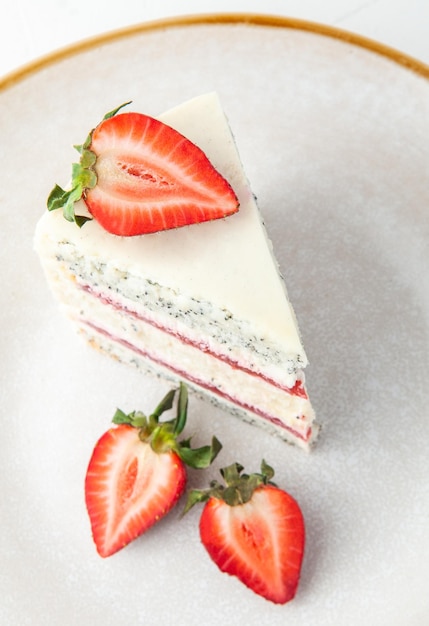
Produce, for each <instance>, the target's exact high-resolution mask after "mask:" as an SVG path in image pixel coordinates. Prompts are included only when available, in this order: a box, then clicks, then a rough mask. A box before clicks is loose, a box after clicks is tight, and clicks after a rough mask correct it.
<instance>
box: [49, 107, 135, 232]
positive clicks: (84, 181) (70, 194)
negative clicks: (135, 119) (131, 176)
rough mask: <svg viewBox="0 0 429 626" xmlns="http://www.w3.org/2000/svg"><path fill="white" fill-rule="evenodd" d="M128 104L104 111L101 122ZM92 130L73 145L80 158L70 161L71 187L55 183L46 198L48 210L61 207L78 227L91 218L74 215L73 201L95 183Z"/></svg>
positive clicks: (65, 215)
mask: <svg viewBox="0 0 429 626" xmlns="http://www.w3.org/2000/svg"><path fill="white" fill-rule="evenodd" d="M128 104H131V101H130V102H125V103H124V104H121V105H120V106H118V107H116V108H115V109H113V110H112V111H109V113H106V115H105V116H104V117H103V119H102V122H104V121H105V120H107V119H109V118H111V117H113V116H114V115H116V114H117V113H118V111H120V110H121V109H122V108H123V107H125V106H127V105H128ZM100 123H101V122H100ZM94 130H95V128H93V129H92V130H91V131H90V132H89V134H88V136H87V138H86V139H85V141H84V142H83V144H79V145H75V146H73V147H74V148H75V150H77V151H78V152H79V154H80V160H79V163H72V178H71V188H70V189H68V190H65V189H63V188H62V187H60V185H55V186H54V187H53V189H52V191H51V192H50V194H49V196H48V200H47V207H48V211H54V210H56V209H62V210H63V215H64V217H65V219H66V220H67V221H69V222H75V223H76V224H77V225H78V226H79V227H82V226H83V225H84V224H85V222H88V221H91V220H92V218H91V217H88V216H86V215H76V213H75V203H76V202H78V201H79V200H80V199H81V198H82V197H83V195H84V194H85V191H86V190H87V189H93V188H94V187H95V186H96V184H97V174H96V172H95V169H94V166H95V163H96V161H97V155H96V154H95V153H94V152H93V151H92V150H90V146H91V142H92V135H93V133H94Z"/></svg>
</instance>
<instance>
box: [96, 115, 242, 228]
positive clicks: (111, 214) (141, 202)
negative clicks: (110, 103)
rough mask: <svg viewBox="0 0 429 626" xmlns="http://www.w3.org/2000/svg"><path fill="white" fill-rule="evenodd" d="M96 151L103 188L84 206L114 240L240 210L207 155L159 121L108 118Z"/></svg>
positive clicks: (99, 128)
mask: <svg viewBox="0 0 429 626" xmlns="http://www.w3.org/2000/svg"><path fill="white" fill-rule="evenodd" d="M90 150H91V151H92V152H94V153H95V155H96V156H97V160H96V164H95V168H94V169H95V172H96V175H97V184H96V186H95V187H93V188H92V189H88V190H86V192H85V194H84V200H85V202H86V204H87V206H88V209H89V211H90V213H91V214H92V215H93V217H94V218H95V219H96V220H97V221H98V222H100V224H101V225H102V226H103V227H104V228H105V229H106V230H108V231H109V232H111V233H113V234H119V235H125V236H133V235H140V234H145V233H151V232H156V231H159V230H165V229H170V228H177V227H180V226H184V225H189V224H194V223H199V222H203V221H207V220H213V219H219V218H222V217H226V216H227V215H230V214H232V213H235V212H236V211H237V210H238V201H237V198H236V195H235V193H234V191H233V190H232V188H231V186H230V185H229V183H228V182H227V181H226V180H225V179H224V178H223V177H222V176H221V175H220V174H219V173H218V172H217V170H215V169H214V167H213V166H212V165H211V163H210V161H209V160H208V158H207V157H206V156H205V154H204V153H203V152H202V150H200V149H199V148H198V147H197V146H195V145H194V144H193V143H191V142H190V141H189V140H188V139H186V138H185V137H183V136H182V135H181V134H180V133H178V132H177V131H175V130H174V129H172V128H171V127H169V126H167V125H165V124H163V123H162V122H160V121H158V120H156V119H154V118H151V117H149V116H146V115H142V114H140V113H121V114H120V115H116V116H113V117H111V118H108V119H107V120H105V121H103V122H102V123H101V124H99V126H97V128H96V129H95V130H94V132H93V134H92V141H91V145H90Z"/></svg>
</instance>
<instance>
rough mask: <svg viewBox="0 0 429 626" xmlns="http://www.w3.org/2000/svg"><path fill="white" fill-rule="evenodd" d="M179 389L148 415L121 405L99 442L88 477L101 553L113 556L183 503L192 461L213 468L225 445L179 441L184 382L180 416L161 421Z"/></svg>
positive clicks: (91, 511)
mask: <svg viewBox="0 0 429 626" xmlns="http://www.w3.org/2000/svg"><path fill="white" fill-rule="evenodd" d="M174 395H175V391H172V392H170V393H169V394H167V396H165V398H164V399H163V400H162V402H161V403H160V404H159V405H158V407H157V408H156V409H155V411H154V412H153V413H152V414H151V415H150V416H149V417H146V416H145V415H144V414H143V413H141V412H133V413H130V414H128V415H126V414H125V413H123V412H122V411H120V410H118V411H117V412H116V413H115V416H114V418H113V421H114V422H115V423H116V424H117V426H116V427H114V428H111V429H109V430H108V431H107V432H106V433H104V435H103V436H102V437H101V438H100V439H99V441H98V442H97V444H96V446H95V448H94V451H93V454H92V457H91V460H90V462H89V465H88V470H87V474H86V478H85V499H86V506H87V510H88V514H89V518H90V521H91V528H92V534H93V539H94V542H95V545H96V548H97V551H98V553H99V554H100V556H102V557H107V556H110V555H112V554H114V553H115V552H117V551H118V550H120V549H121V548H123V547H124V546H126V545H127V544H128V543H130V542H131V541H133V540H134V539H136V537H138V536H139V535H141V534H143V533H144V532H145V531H146V530H148V529H149V528H150V527H151V526H153V525H154V524H155V523H156V522H157V521H158V520H160V519H161V518H162V517H164V516H165V515H166V514H167V513H168V512H169V511H170V510H171V509H172V508H173V507H174V506H175V504H176V503H177V501H178V500H179V498H180V496H181V495H182V493H183V491H184V489H185V485H186V477H187V474H186V467H185V464H186V465H190V466H191V467H195V468H202V467H207V466H208V465H209V464H210V463H211V462H212V460H213V459H214V458H215V456H216V455H217V453H218V452H219V450H220V448H221V445H220V443H219V442H218V441H217V439H216V438H213V440H212V444H211V446H203V447H202V448H197V449H192V448H191V447H190V440H185V441H181V442H178V441H177V437H178V435H179V434H180V433H181V432H182V430H183V428H184V426H185V423H186V413H187V392H186V387H185V386H184V385H181V386H180V393H179V400H178V406H177V416H176V418H175V419H173V420H170V421H165V422H162V423H160V422H159V417H160V415H161V414H162V413H163V412H164V411H165V410H168V409H169V408H171V406H172V403H173V399H174Z"/></svg>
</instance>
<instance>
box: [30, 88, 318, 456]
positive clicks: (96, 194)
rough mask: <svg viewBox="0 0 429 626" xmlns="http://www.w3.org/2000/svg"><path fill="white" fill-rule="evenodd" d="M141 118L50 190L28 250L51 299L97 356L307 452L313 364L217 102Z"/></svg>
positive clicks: (96, 137)
mask: <svg viewBox="0 0 429 626" xmlns="http://www.w3.org/2000/svg"><path fill="white" fill-rule="evenodd" d="M138 115H139V114H129V117H128V121H127V119H126V118H127V114H125V113H122V112H121V113H118V110H116V111H115V112H113V113H112V114H108V116H106V118H105V120H106V125H105V127H104V126H103V124H104V121H103V122H102V123H101V124H100V126H98V127H97V128H96V129H95V130H94V131H92V134H90V135H89V137H88V139H87V141H86V142H85V143H84V144H83V145H82V146H78V149H79V151H80V152H81V155H82V156H81V162H80V164H79V165H77V166H76V165H75V166H74V169H73V181H72V183H73V184H72V189H71V191H69V192H65V191H64V190H62V189H61V188H60V187H58V186H56V187H55V188H54V190H53V192H52V194H51V197H50V201H49V203H50V206H49V205H48V206H49V208H50V209H56V208H62V209H63V210H62V211H61V210H50V211H46V212H45V213H44V215H43V216H42V217H41V219H40V221H39V223H38V225H37V229H36V236H35V247H36V251H37V252H38V254H39V257H40V259H41V262H42V265H43V268H44V271H45V274H46V277H47V280H48V283H49V285H50V287H51V289H52V291H53V292H54V294H55V295H56V296H57V298H58V300H59V301H60V303H61V305H62V308H63V309H64V311H65V312H66V313H67V315H68V316H69V317H70V318H71V319H72V320H73V322H74V323H75V324H76V325H77V327H78V329H79V330H80V331H81V332H82V333H83V335H84V336H85V337H86V338H87V339H88V341H89V342H90V343H91V344H93V345H95V346H97V347H98V348H99V349H101V350H102V351H104V352H105V353H107V354H109V355H112V356H114V357H115V358H117V359H119V360H120V361H122V362H124V363H128V364H132V365H134V366H136V367H137V368H140V369H141V370H144V371H153V372H155V373H156V374H162V375H163V376H165V377H166V378H168V379H171V380H173V381H175V382H177V381H178V380H183V381H186V383H187V385H188V386H189V388H190V389H193V390H194V391H196V392H198V393H199V394H200V395H202V396H204V397H206V398H209V399H210V400H212V401H214V402H216V403H217V404H218V405H220V406H221V407H223V408H225V409H227V410H228V411H230V412H231V413H233V414H237V415H239V416H241V417H243V418H244V419H246V420H248V421H251V422H255V423H257V424H259V425H262V426H264V427H266V428H268V429H270V430H272V431H273V432H275V433H277V434H278V435H280V436H281V437H283V438H284V439H285V440H287V441H289V442H291V443H294V444H297V445H299V446H300V447H302V448H304V449H309V447H310V445H311V444H312V442H313V441H314V440H315V439H316V437H317V433H318V430H319V428H318V425H317V423H316V422H315V415H314V411H313V409H312V406H311V403H310V400H309V398H308V395H307V392H306V389H305V385H304V374H303V369H304V368H305V366H306V365H307V357H306V355H305V352H304V349H303V345H302V342H301V338H300V334H299V331H298V327H297V322H296V319H295V315H294V312H293V309H292V306H291V304H290V302H289V299H288V296H287V291H286V288H285V285H284V281H283V279H282V277H281V275H280V273H279V269H278V265H277V262H276V260H275V258H274V255H273V251H272V246H271V243H270V241H269V239H268V237H267V234H266V231H265V227H264V225H263V221H262V218H261V215H260V213H259V210H258V207H257V205H256V202H255V199H254V197H253V194H252V192H251V190H250V188H249V185H248V182H247V179H246V176H245V174H244V172H243V169H242V165H241V162H240V158H239V155H238V153H237V149H236V146H235V143H234V140H233V137H232V134H231V131H230V128H229V125H228V122H227V120H226V118H225V115H224V113H223V110H222V107H221V105H220V102H219V99H218V97H217V95H216V94H214V93H209V94H206V95H202V96H199V97H197V98H194V99H193V100H190V101H188V102H186V103H184V104H182V105H180V106H178V107H176V108H174V109H172V110H170V111H168V112H167V113H164V114H163V115H161V116H160V117H159V121H161V122H162V123H161V124H159V121H158V120H153V119H152V118H147V117H146V116H142V118H144V119H143V122H142V119H138V120H137V117H135V118H134V117H132V116H138ZM137 122H138V123H137ZM142 123H143V126H140V127H139V124H142ZM157 124H158V125H157ZM154 125H155V126H154ZM166 129H167V130H166ZM173 129H174V130H173ZM185 138H186V139H185ZM191 142H192V143H191ZM142 146H143V147H142ZM92 150H93V152H92ZM195 151H197V152H195ZM87 152H89V153H90V154H89V155H88V154H87ZM131 154H133V156H132V158H131V157H130V155H131ZM112 155H113V156H112ZM95 161H96V162H95ZM149 161H150V163H151V164H150V166H149V165H148V162H149ZM94 162H95V165H94ZM195 162H196V164H195ZM130 163H131V164H130ZM94 174H95V180H93V179H94ZM130 181H131V182H130ZM136 187H137V190H136ZM148 188H149V189H150V191H148V190H147V189H148ZM139 194H140V195H143V196H145V194H146V196H147V197H146V198H145V204H144V206H143V203H140V202H139V201H137V200H136V198H137V197H138V196H139ZM148 207H149V208H148ZM237 209H238V210H237ZM64 217H66V219H64ZM75 222H76V223H77V224H76V223H75ZM196 222H199V223H196ZM142 224H146V226H145V227H143V228H142V226H141V225H142ZM79 226H80V227H79ZM145 229H146V230H145ZM155 231H156V232H155Z"/></svg>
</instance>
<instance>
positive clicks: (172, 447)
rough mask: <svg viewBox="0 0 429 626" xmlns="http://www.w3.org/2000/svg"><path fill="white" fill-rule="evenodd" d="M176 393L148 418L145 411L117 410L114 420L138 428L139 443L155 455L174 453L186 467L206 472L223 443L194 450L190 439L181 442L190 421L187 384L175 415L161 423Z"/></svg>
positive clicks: (173, 391) (165, 397)
mask: <svg viewBox="0 0 429 626" xmlns="http://www.w3.org/2000/svg"><path fill="white" fill-rule="evenodd" d="M176 391H177V390H176V389H172V390H171V391H169V392H168V393H167V394H166V395H165V396H164V398H163V399H162V400H161V402H160V403H159V404H158V406H157V407H156V408H155V410H154V411H153V412H152V413H151V414H150V415H149V416H146V415H145V414H144V413H143V412H142V411H132V412H131V413H128V414H127V413H124V412H123V411H122V410H121V409H117V410H116V413H115V414H114V416H113V419H112V421H113V423H114V424H117V425H119V424H127V425H129V426H132V427H134V428H137V429H138V430H139V438H140V440H141V441H142V442H144V443H148V444H149V445H150V446H151V448H152V450H153V451H154V452H156V453H158V454H163V453H166V452H170V451H171V452H175V453H176V454H177V455H178V456H179V458H180V459H181V460H182V461H183V462H184V463H185V465H188V466H189V467H192V468H194V469H204V468H206V467H208V466H209V465H210V464H211V463H212V462H213V460H214V459H215V458H216V456H217V455H218V453H219V452H220V450H221V449H222V444H221V443H220V441H219V440H218V439H217V438H216V437H212V441H211V444H210V445H206V446H202V447H200V448H191V438H188V439H184V440H181V441H178V437H179V435H180V434H181V433H182V431H183V429H184V428H185V425H186V420H187V410H188V392H187V388H186V385H185V384H184V383H182V382H181V383H180V386H179V396H178V400H177V411H176V416H175V417H174V418H172V419H170V420H165V421H162V422H160V420H159V418H160V417H161V415H162V414H163V413H164V412H165V411H168V410H170V409H171V408H172V406H173V403H174V398H175V395H176Z"/></svg>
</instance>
